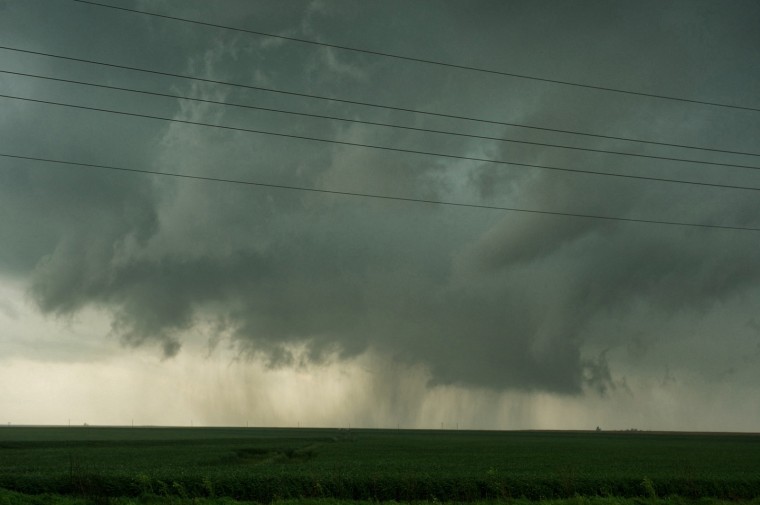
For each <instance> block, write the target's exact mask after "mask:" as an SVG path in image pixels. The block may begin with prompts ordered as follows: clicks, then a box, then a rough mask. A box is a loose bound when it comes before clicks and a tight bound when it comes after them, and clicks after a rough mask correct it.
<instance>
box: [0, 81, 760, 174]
mask: <svg viewBox="0 0 760 505" xmlns="http://www.w3.org/2000/svg"><path fill="white" fill-rule="evenodd" d="M0 73H4V74H10V75H17V76H24V77H33V78H36V79H45V80H49V81H58V82H65V83H69V84H77V85H84V86H92V87H96V88H102V89H110V90H117V91H126V92H129V93H140V94H143V95H152V96H160V97H166V98H174V99H179V100H191V101H195V102H202V103H210V104H215V105H222V106H227V107H238V108H244V109H252V110H261V111H267V112H276V113H279V114H291V115H295V116H304V117H312V118H318V119H329V120H334V121H344V122H349V123H357V124H365V125H371V126H382V127H386V128H398V129H402V130H409V131H416V132H424V133H437V134H441V135H452V136H457V137H466V138H473V139H480V140H493V141H497V142H511V143H515V144H525V145H532V146H540V147H554V148H559V149H569V150H574V151H586V152H593V153H600V154H614V155H619V156H631V157H637V158H646V159H655V160H664V161H677V162H685V163H695V164H700V165H713V166H721V167H731V168H748V169H752V170H760V167H755V166H751V165H741V164H737V163H723V162H714V161H704V160H694V159H689V158H677V157H675V156H657V155H653V154H641V153H628V152H624V151H612V150H608V149H594V148H590V147H578V146H570V145H565V144H552V143H549V142H534V141H529V140H517V139H511V138H504V137H491V136H487V135H475V134H471V133H461V132H454V131H450V130H437V129H434V128H420V127H414V126H404V125H397V124H392V123H383V122H380V121H365V120H361V119H348V118H344V117H338V116H330V115H327V114H312V113H307V112H295V111H289V110H284V109H276V108H273V107H262V106H259V105H249V104H241V103H234V102H222V101H219V100H210V99H206V98H196V97H191V96H182V95H175V94H171V93H159V92H155V91H144V90H139V89H133V88H127V87H122V86H111V85H107V84H97V83H91V82H86V81H79V80H73V79H63V78H59V77H49V76H44V75H38V74H29V73H25V72H13V71H9V70H0ZM755 156H760V154H758V155H755Z"/></svg>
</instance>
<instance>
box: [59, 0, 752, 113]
mask: <svg viewBox="0 0 760 505" xmlns="http://www.w3.org/2000/svg"><path fill="white" fill-rule="evenodd" d="M74 1H75V2H78V3H81V4H89V5H93V6H98V7H105V8H109V9H115V10H119V11H124V12H131V13H135V14H143V15H146V16H153V17H158V18H163V19H171V20H173V21H181V22H183V23H191V24H195V25H199V26H208V27H211V28H220V29H224V30H231V31H235V32H240V33H247V34H250V35H258V36H261V37H271V38H276V39H280V40H289V41H291V42H300V43H302V44H311V45H315V46H321V47H330V48H333V49H341V50H344V51H353V52H356V53H364V54H371V55H375V56H383V57H386V58H394V59H397V60H404V61H412V62H415V63H425V64H428V65H437V66H441V67H447V68H455V69H459V70H468V71H473V72H480V73H485V74H491V75H501V76H506V77H516V78H519V79H528V80H531V81H540V82H547V83H551V84H561V85H564V86H574V87H577V88H586V89H593V90H597V91H609V92H613V93H622V94H626V95H634V96H643V97H648V98H658V99H661V100H672V101H678V102H685V103H693V104H699V105H709V106H713V107H723V108H730V109H739V110H747V111H754V112H760V108H758V107H749V106H744V105H733V104H727V103H719V102H710V101H706V100H696V99H689V98H681V97H675V96H669V95H659V94H655V93H644V92H641V91H631V90H625V89H619V88H612V87H607V86H597V85H593V84H583V83H579V82H572V81H564V80H560V79H548V78H545V77H536V76H533V75H527V74H518V73H514V72H504V71H501V70H493V69H488V68H479V67H471V66H468V65H459V64H456V63H448V62H444V61H439V60H430V59H424V58H416V57H413V56H404V55H400V54H395V53H386V52H382V51H372V50H369V49H359V48H356V47H350V46H343V45H338V44H329V43H325V42H317V41H315V40H309V39H301V38H297V37H287V36H284V35H275V34H272V33H266V32H260V31H255V30H247V29H244V28H234V27H231V26H224V25H219V24H214V23H208V22H205V21H197V20H194V19H188V18H181V17H177V16H168V15H166V14H158V13H155V12H147V11H142V10H136V9H128V8H126V7H117V6H115V5H106V4H101V3H97V2H92V1H89V0H74Z"/></svg>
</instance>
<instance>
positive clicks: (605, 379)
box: [0, 0, 760, 432]
mask: <svg viewBox="0 0 760 505" xmlns="http://www.w3.org/2000/svg"><path fill="white" fill-rule="evenodd" d="M98 3H101V4H105V5H113V6H120V7H125V8H128V9H135V10H142V11H149V12H153V13H156V14H164V15H168V16H175V17H181V18H187V19H193V20H198V21H203V22H206V23H212V24H217V25H221V26H230V27H237V28H241V29H245V30H252V31H260V32H264V33H270V34H275V35H281V36H285V37H290V38H299V39H307V40H313V41H317V42H321V43H326V44H333V45H338V46H348V47H355V48H359V49H365V50H368V51H376V52H383V53H391V54H398V55H405V56H410V57H413V58H419V59H425V60H435V61H441V62H448V63H453V64H459V65H465V66H471V67H477V68H485V69H493V70H497V71H502V72H508V73H514V74H520V75H527V76H534V77H539V78H543V79H549V80H554V81H563V82H571V83H581V84H587V85H592V86H598V87H603V88H611V89H618V90H627V91H633V92H639V93H645V94H650V95H662V96H667V97H678V98H683V99H686V100H693V102H686V101H676V100H668V99H664V98H654V97H651V96H650V97H647V96H638V95H634V94H625V93H617V92H614V91H605V90H600V89H590V88H584V87H577V86H569V85H564V84H560V83H556V82H554V83H551V82H546V81H538V80H532V79H524V78H518V77H509V76H505V75H496V74H488V73H483V72H475V71H472V70H465V69H457V68H452V67H445V66H437V65H432V64H428V63H421V62H414V61H404V60H400V59H394V58H388V57H383V56H378V55H373V54H368V53H362V52H352V51H347V50H344V49H339V48H335V47H328V46H325V45H313V44H304V43H301V42H297V41H293V40H284V39H282V38H272V37H266V36H261V35H255V34H251V33H243V32H240V31H232V30H225V29H222V28H218V27H210V26H200V25H197V24H195V25H194V24H189V23H184V22H181V21H177V20H171V19H166V18H160V17H156V16H148V15H144V14H139V13H133V12H126V11H120V10H115V9H109V8H106V7H99V6H95V5H90V4H87V3H84V2H77V1H74V0H0V46H2V48H0V95H3V97H0V155H6V156H0V216H1V217H0V423H3V424H6V423H11V424H66V423H67V422H68V421H69V420H70V421H71V422H72V424H83V423H89V424H118V425H128V424H130V423H131V422H135V424H167V425H189V424H190V423H193V425H198V426H200V425H237V426H242V425H246V424H249V425H251V426H257V425H258V426H264V425H266V426H296V425H302V426H346V425H349V424H350V425H352V426H362V427H395V426H402V427H407V428H438V427H441V426H444V427H448V428H453V427H455V426H459V427H460V428H475V429H526V428H535V429H593V428H595V427H596V426H601V427H603V428H610V429H626V428H637V429H651V430H700V431H701V430H714V431H755V432H756V431H760V395H759V394H758V388H757V386H758V384H760V366H759V365H760V313H759V311H758V308H759V307H760V255H759V254H758V251H760V231H748V230H739V229H729V228H731V227H738V228H760V193H758V190H757V189H751V188H760V173H758V172H757V169H760V145H758V142H757V139H758V138H760V110H758V109H760V98H759V96H758V93H757V90H758V89H760V31H758V30H757V26H760V5H759V4H758V3H757V2H753V1H736V2H731V3H716V2H709V1H673V2H667V3H664V2H659V1H644V2H624V1H612V2H610V1H589V2H577V3H576V2H574V3H570V2H561V1H503V2H502V1H485V0H483V1H475V2H457V1H453V0H452V1H443V0H442V1H435V2H433V1H427V0H424V1H423V0H418V1H414V2H409V1H401V0H398V1H369V0H367V1H344V0H341V1H338V0H335V1H332V0H310V1H307V0H299V1H290V2H281V1H274V0H271V1H264V0H260V1H242V0H205V1H201V0H181V1H180V0H124V1H117V0H98ZM23 51H32V52H36V53H43V54H32V53H30V52H23ZM46 55H47V56H46ZM51 55H57V56H63V57H68V58H75V59H80V60H90V61H97V62H101V63H106V64H110V65H111V66H108V65H96V64H93V63H85V62H82V61H73V60H72V59H62V58H54V57H52V56H51ZM113 65H116V66H122V67H132V69H131V70H129V69H125V68H117V67H114V66H113ZM134 68H142V69H146V70H152V71H154V72H152V73H151V72H139V71H136V70H134ZM156 72H163V73H164V74H183V75H187V76H195V77H198V78H201V79H206V81H205V82H203V81H200V80H192V79H185V78H178V77H172V76H169V75H159V74H158V73H156ZM19 74H33V75H38V76H46V77H50V78H57V79H65V80H69V81H77V83H72V82H62V81H53V80H49V79H47V80H46V79H41V78H39V77H31V76H30V75H19ZM209 81H218V82H209ZM222 81H223V82H234V83H240V84H245V85H247V86H255V87H258V88H260V89H258V90H254V89H250V88H241V87H233V86H228V85H224V84H220V83H219V82H222ZM82 82H88V83H92V84H100V85H105V86H111V87H119V88H126V89H127V90H115V89H105V88H102V87H101V88H98V87H92V86H86V85H84V84H82ZM263 88H266V89H270V90H279V91H285V92H288V93H290V94H287V93H273V92H271V91H265V90H263ZM128 90H142V91H146V92H152V93H160V94H168V95H174V96H182V97H191V98H198V99H202V100H206V102H202V101H198V100H181V99H179V98H172V97H166V96H156V95H148V94H138V93H135V92H133V91H128ZM293 93H295V94H300V96H299V95H295V94H293ZM303 95H318V96H322V97H333V98H336V99H340V100H348V101H354V102H363V103H372V104H379V105H384V106H388V107H392V108H395V109H389V108H387V107H386V108H381V107H370V106H366V105H357V104H351V103H346V102H345V101H344V102H340V101H336V100H320V99H316V98H310V97H308V96H303ZM22 98H24V99H27V100H22ZM31 100H38V101H37V102H34V101H31ZM40 101H46V102H56V103H60V104H70V105H77V106H80V108H74V107H65V106H62V105H55V104H52V103H42V102H40ZM210 101H211V102H224V103H228V104H230V103H235V104H245V105H247V106H254V107H260V108H267V109H278V110H287V111H290V112H297V113H309V114H314V115H322V116H325V115H326V116H336V117H341V118H345V119H346V121H338V120H331V119H324V118H317V117H306V116H303V115H294V114H284V113H282V112H275V111H272V110H268V111H266V110H261V109H250V108H241V107H231V106H225V105H221V104H218V103H210ZM700 102H701V103H700ZM704 102H711V103H713V104H716V103H717V104H725V105H735V106H740V107H745V109H741V108H735V107H734V108H732V107H723V106H719V105H710V104H707V103H704ZM81 107H89V108H91V109H90V110H87V109H83V108H81ZM92 109H108V110H113V111H121V112H124V113H128V114H139V115H143V116H155V117H158V118H164V119H151V118H146V117H136V116H134V115H133V116H129V115H124V114H115V113H110V112H104V111H103V110H92ZM400 109H404V110H400ZM751 109H754V110H751ZM411 111H428V112H434V113H438V114H445V115H450V116H451V115H453V116H466V117H470V118H478V119H482V120H487V121H491V123H487V122H483V121H467V120H463V119H453V118H450V117H449V118H446V117H441V116H433V115H429V114H428V115H426V114H420V113H414V112H411ZM358 121H365V122H375V123H388V124H391V125H398V126H406V127H411V128H417V129H427V130H431V129H432V130H446V131H451V132H458V133H463V134H467V135H473V136H480V137H492V139H490V140H489V139H484V138H475V137H464V136H452V135H443V134H440V133H433V132H429V131H428V132H424V131H419V130H411V129H408V128H407V129H401V128H393V127H385V126H377V125H368V124H364V123H360V122H358ZM193 122H194V123H206V124H214V125H223V126H227V127H231V128H233V129H230V128H227V129H221V128H213V127H209V126H202V125H197V124H189V123H193ZM495 123H501V124H495ZM503 123H511V124H517V125H525V126H532V127H533V128H520V127H517V126H507V125H505V124H503ZM539 128H543V129H539ZM546 129H553V130H565V131H568V132H577V133H585V134H587V135H578V134H572V133H559V132H556V131H548V130H546ZM243 130H256V131H258V132H262V131H265V132H271V133H279V134H284V135H290V136H292V137H286V136H275V135H266V134H262V133H255V132H251V131H243ZM294 137H302V138H294ZM303 137H307V138H303ZM308 138H318V139H323V140H333V141H338V142H340V143H330V142H321V141H315V140H309V139H308ZM496 138H502V139H503V138H508V139H512V140H522V141H526V142H532V143H533V144H525V143H516V142H502V141H498V140H494V139H496ZM623 139H633V140H634V141H631V140H623ZM635 140H646V141H650V143H644V142H636V141H635ZM653 142H654V143H665V144H670V145H669V146H665V145H656V144H654V143H653ZM349 144H364V145H375V146H382V147H388V148H393V149H400V150H407V151H408V150H412V151H423V152H425V153H438V154H440V155H449V157H446V156H435V155H429V154H419V153H418V154H413V153H409V152H399V151H392V150H382V149H372V148H368V147H366V146H365V147H361V146H356V145H349ZM538 144H541V145H538ZM674 144H676V145H680V146H682V147H675V146H674ZM552 145H555V146H556V145H564V146H573V147H578V148H583V149H595V150H602V151H616V152H625V153H631V154H639V155H645V156H653V157H660V158H678V159H681V160H684V159H685V160H691V161H678V160H673V159H659V158H652V157H645V156H624V155H620V154H614V153H599V152H590V151H584V150H577V149H566V148H561V147H553V146H552ZM683 146H691V147H699V148H701V149H692V148H687V147H683ZM728 151H731V152H728ZM739 153H744V154H739ZM8 155H10V156H21V157H31V158H39V159H48V160H58V161H65V162H71V163H80V164H90V165H97V166H101V167H100V168H98V167H97V166H89V167H88V166H83V165H72V164H60V163H51V162H45V161H40V160H39V159H38V160H29V159H20V158H11V157H8ZM457 157H465V158H467V157H469V158H477V159H479V160H480V161H477V160H472V159H470V160H467V159H461V158H457ZM483 160H501V161H511V162H513V163H516V164H513V165H507V164H503V163H501V164H494V163H488V162H485V161H483ZM695 161H696V162H700V163H695ZM709 163H714V164H709ZM525 165H542V166H548V167H557V168H563V169H568V170H576V171H593V172H603V173H611V174H626V175H634V176H644V177H650V178H657V179H676V180H679V181H691V182H699V183H707V184H713V185H724V186H725V185H729V186H736V187H740V188H725V187H724V188H719V187H714V186H705V185H695V184H684V183H672V182H663V181H653V180H641V179H631V178H619V177H606V176H602V175H593V174H588V173H585V174H584V173H578V172H567V171H556V170H547V169H541V168H531V167H527V166H525ZM728 165H734V166H728ZM736 165H741V166H742V167H743V168H742V167H738V166H736ZM102 166H111V167H119V168H126V169H134V170H143V171H153V172H172V173H180V174H184V175H192V176H198V177H210V178H216V179H226V180H237V181H248V182H254V183H262V184H269V185H279V186H293V187H300V188H307V189H315V190H325V191H337V192H348V193H361V194H373V195H382V196H390V197H399V198H408V199H411V200H435V201H445V202H456V203H467V204H475V205H482V206H491V207H506V208H517V209H528V210H534V211H544V212H550V213H560V214H575V215H577V214H582V215H593V216H607V217H612V218H620V219H623V220H633V221H621V220H605V219H591V218H582V217H577V216H575V217H574V216H568V215H548V214H538V213H523V212H510V211H506V210H496V209H485V208H474V207H462V206H450V205H435V204H430V203H422V202H419V201H398V200H381V199H371V198H366V197H361V196H346V195H338V194H334V193H333V194H328V193H318V192H309V191H296V190H292V189H283V188H281V187H280V188H277V187H265V186H252V185H242V184H232V183H229V182H218V181H216V182H214V181H207V180H206V181H203V180H190V179H177V178H171V177H166V176H159V175H150V174H145V173H135V172H123V171H113V170H108V169H104V168H102ZM741 188H747V189H741ZM636 220H644V221H666V222H679V223H692V224H705V225H718V226H723V227H724V228H700V227H694V226H674V225H668V224H656V223H643V222H635V221H636Z"/></svg>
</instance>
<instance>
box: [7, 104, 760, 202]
mask: <svg viewBox="0 0 760 505" xmlns="http://www.w3.org/2000/svg"><path fill="white" fill-rule="evenodd" d="M0 98H10V99H12V100H21V101H25V102H33V103H41V104H45V105H56V106H61V107H70V108H74V109H81V110H89V111H95V112H105V113H109V114H117V115H122V116H131V117H139V118H146V119H155V120H160V121H168V122H172V123H182V124H189V125H195V126H204V127H210V128H220V129H223V130H230V131H239V132H247V133H256V134H261V135H271V136H276V137H284V138H291V139H300V140H310V141H315V142H323V143H329V144H338V145H344V146H352V147H362V148H367V149H377V150H382V151H391V152H399V153H407V154H418V155H422V156H434V157H439V158H449V159H456V160H467V161H477V162H483V163H492V164H497V165H511V166H519V167H527V168H540V169H544V170H554V171H558V172H567V173H577V174H589V175H600V176H606V177H619V178H624V179H637V180H644V181H657V182H666V183H674V184H689V185H693V186H705V187H712V188H722V189H738V190H745V191H760V188H757V187H748V186H734V185H729V184H717V183H708V182H697V181H685V180H681V179H666V178H662V177H647V176H643V175H630V174H615V173H609V172H598V171H594V170H581V169H575V168H565V167H553V166H549V165H539V164H533V163H520V162H515V161H506V160H497V159H490V158H478V157H475V156H462V155H457V154H445V153H437V152H431V151H421V150H416V149H403V148H400V147H387V146H379V145H375V144H362V143H359V142H347V141H343V140H333V139H323V138H319V137H309V136H306V135H294V134H289V133H278V132H271V131H267V130H258V129H253V128H242V127H237V126H224V125H217V124H212V123H203V122H200V121H188V120H185V119H174V118H167V117H162V116H153V115H149V114H138V113H135V112H124V111H118V110H113V109H105V108H100V107H88V106H84V105H73V104H68V103H62V102H54V101H51V100H38V99H35V98H24V97H17V96H12V95H5V94H0ZM748 168H752V167H748ZM756 170H760V168H756Z"/></svg>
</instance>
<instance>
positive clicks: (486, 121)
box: [0, 45, 760, 156]
mask: <svg viewBox="0 0 760 505" xmlns="http://www.w3.org/2000/svg"><path fill="white" fill-rule="evenodd" d="M0 49H4V50H6V51H15V52H19V53H26V54H34V55H37V56H45V57H49V58H58V59H61V60H66V61H76V62H80V63H87V64H91V65H100V66H104V67H109V68H118V69H122V70H130V71H135V72H144V73H147V74H154V75H162V76H166V77H177V78H180V79H188V80H192V81H198V82H205V83H210V84H221V85H224V86H230V87H235V88H240V89H250V90H254V91H265V92H268V93H277V94H281V95H288V96H298V97H304V98H313V99H317V100H327V101H331V102H336V103H345V104H350V105H361V106H364V107H374V108H377V109H385V110H392V111H398V112H409V113H412V114H421V115H425V116H432V117H441V118H446V119H458V120H464V121H472V122H476V123H483V124H491V125H498V126H510V127H515V128H526V129H530V130H538V131H547V132H554V133H566V134H570V135H580V136H584V137H594V138H601V139H609V140H622V141H625V142H639V143H642V144H651V145H657V146H665V147H678V148H684V149H695V150H699V151H709V152H716V153H726V154H740V155H745V156H760V153H752V152H743V151H732V150H728V149H718V148H712V147H701V146H693V145H688V144H676V143H672V142H658V141H655V140H641V139H636V138H631V137H622V136H615V135H602V134H597V133H585V132H579V131H575V130H563V129H560V128H548V127H544V126H533V125H525V124H521V123H511V122H508V121H495V120H490V119H483V118H476V117H471V116H459V115H455V114H445V113H442V112H433V111H425V110H418V109H411V108H406V107H395V106H392V105H382V104H377V103H372V102H363V101H359V100H348V99H345V98H337V97H331V96H323V95H315V94H310V93H300V92H296V91H285V90H281V89H276V88H268V87H264V86H253V85H250V84H242V83H237V82H232V81H221V80H215V79H206V78H203V77H196V76H192V75H187V74H177V73H172V72H164V71H160V70H150V69H146V68H141V67H132V66H128V65H118V64H116V63H108V62H104V61H97V60H88V59H84V58H75V57H72V56H63V55H58V54H52V53H45V52H40V51H31V50H28V49H18V48H15V47H9V46H2V45H0Z"/></svg>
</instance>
